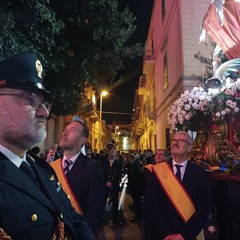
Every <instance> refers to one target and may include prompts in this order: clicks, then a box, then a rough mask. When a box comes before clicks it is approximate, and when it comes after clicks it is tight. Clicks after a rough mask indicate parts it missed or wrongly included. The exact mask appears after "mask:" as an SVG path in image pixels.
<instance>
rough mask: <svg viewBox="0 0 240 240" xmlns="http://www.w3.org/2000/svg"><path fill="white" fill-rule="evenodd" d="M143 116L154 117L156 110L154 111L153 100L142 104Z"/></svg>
mask: <svg viewBox="0 0 240 240" xmlns="http://www.w3.org/2000/svg"><path fill="white" fill-rule="evenodd" d="M144 116H145V117H148V118H149V119H155V117H156V112H155V100H149V101H146V102H145V104H144Z"/></svg>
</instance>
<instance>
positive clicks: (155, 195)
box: [144, 161, 210, 240]
mask: <svg viewBox="0 0 240 240" xmlns="http://www.w3.org/2000/svg"><path fill="white" fill-rule="evenodd" d="M160 164H161V163H160ZM169 164H170V166H171V167H172V161H170V162H169ZM147 178H148V183H147V184H150V185H151V188H149V189H148V191H147V192H146V196H145V198H146V199H145V202H144V212H145V217H146V218H148V219H149V218H150V219H151V221H152V223H153V232H154V233H153V236H154V237H153V238H152V239H154V240H155V239H158V240H162V239H164V237H166V236H167V235H169V234H173V233H180V234H181V235H182V236H183V237H184V239H186V240H195V237H196V236H197V235H198V233H199V232H200V231H201V230H202V228H203V227H204V225H205V224H206V222H207V220H208V217H209V210H210V206H209V204H210V197H209V186H208V177H207V175H206V173H205V172H204V170H203V169H201V168H199V167H197V166H195V165H194V164H192V163H190V162H188V164H187V166H186V170H185V174H184V176H183V180H182V185H183V187H184V188H185V190H186V191H187V193H188V194H189V196H190V198H191V199H192V201H193V204H194V206H195V208H196V212H195V213H194V214H193V215H192V217H191V218H190V219H189V221H188V222H187V223H186V224H185V223H184V222H183V220H182V218H181V217H180V216H179V214H178V212H177V211H176V209H175V208H174V206H173V205H172V203H171V202H170V200H169V198H168V196H167V195H166V193H165V191H164V190H163V188H162V186H161V185H160V183H159V182H158V180H157V178H156V175H155V174H154V173H152V174H148V176H147ZM150 219H149V220H150Z"/></svg>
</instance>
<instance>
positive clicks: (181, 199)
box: [148, 162, 205, 240]
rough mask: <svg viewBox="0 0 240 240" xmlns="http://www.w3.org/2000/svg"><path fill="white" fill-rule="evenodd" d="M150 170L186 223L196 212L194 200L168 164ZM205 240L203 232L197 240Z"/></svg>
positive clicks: (150, 167)
mask: <svg viewBox="0 0 240 240" xmlns="http://www.w3.org/2000/svg"><path fill="white" fill-rule="evenodd" d="M148 169H151V170H152V171H153V172H154V174H155V175H156V177H157V179H158V181H159V183H160V184H161V186H162V187H163V189H164V191H165V192H166V194H167V196H168V197H169V199H170V201H171V202H172V204H173V206H174V207H175V209H176V210H177V212H178V213H179V215H180V216H181V218H182V219H183V221H184V222H185V223H186V222H187V221H188V220H189V219H190V218H191V216H192V215H193V214H194V213H195V211H196V210H195V207H194V204H193V202H192V199H191V198H190V196H189V195H188V193H187V192H186V190H185V189H184V187H183V186H182V184H181V183H180V182H179V180H178V179H177V178H176V176H175V175H174V173H173V171H172V169H171V167H170V166H169V164H168V163H167V162H161V163H159V164H156V165H152V166H149V167H148ZM204 239H205V238H204V234H203V231H201V232H200V233H199V234H198V236H197V240H204Z"/></svg>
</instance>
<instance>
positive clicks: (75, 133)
mask: <svg viewBox="0 0 240 240" xmlns="http://www.w3.org/2000/svg"><path fill="white" fill-rule="evenodd" d="M88 135H89V131H88V128H87V126H86V124H85V122H84V121H83V120H82V119H81V118H79V117H74V118H73V121H72V122H71V123H70V124H68V125H67V126H66V128H65V130H64V132H63V134H62V138H61V139H60V142H59V146H60V147H61V148H62V149H63V151H64V156H63V158H61V159H58V160H55V161H53V162H52V163H51V165H52V166H53V168H54V170H55V171H56V173H57V175H58V178H59V180H60V182H61V183H62V185H63V188H64V190H65V191H66V192H67V193H68V195H69V197H70V200H71V202H72V205H73V206H74V207H75V209H76V210H77V211H78V212H79V213H81V214H83V215H84V216H85V217H86V219H87V222H88V224H89V226H90V227H91V229H92V231H93V232H94V233H95V234H97V230H98V227H99V226H100V224H101V221H102V217H103V213H104V200H105V183H104V175H103V171H102V168H101V166H100V164H99V162H97V161H96V160H93V159H91V158H89V157H87V156H85V155H84V154H83V153H82V152H81V148H82V147H83V145H84V144H85V143H86V142H87V138H88ZM87 151H88V150H87Z"/></svg>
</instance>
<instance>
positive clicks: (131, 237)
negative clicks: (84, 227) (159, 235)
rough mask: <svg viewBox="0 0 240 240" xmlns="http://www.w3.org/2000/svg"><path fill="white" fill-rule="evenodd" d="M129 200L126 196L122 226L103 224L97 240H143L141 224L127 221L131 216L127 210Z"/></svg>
mask: <svg viewBox="0 0 240 240" xmlns="http://www.w3.org/2000/svg"><path fill="white" fill-rule="evenodd" d="M130 204H131V198H130V196H129V195H128V194H127V195H126V198H125V201H124V206H123V212H122V214H120V215H122V217H120V219H122V220H123V223H124V224H123V225H113V224H112V222H111V221H109V222H108V224H104V227H103V229H101V230H100V232H99V235H98V239H99V240H143V239H144V238H143V222H136V223H135V222H130V221H129V219H130V218H131V217H132V216H133V213H132V211H131V210H130V209H129V205H130Z"/></svg>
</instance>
